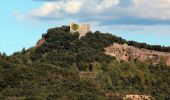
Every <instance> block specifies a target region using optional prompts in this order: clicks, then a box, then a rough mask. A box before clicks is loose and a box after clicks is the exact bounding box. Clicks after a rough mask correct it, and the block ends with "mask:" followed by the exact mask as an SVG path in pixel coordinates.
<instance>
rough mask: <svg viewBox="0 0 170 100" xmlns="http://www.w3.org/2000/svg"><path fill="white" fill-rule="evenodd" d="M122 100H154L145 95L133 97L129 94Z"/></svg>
mask: <svg viewBox="0 0 170 100" xmlns="http://www.w3.org/2000/svg"><path fill="white" fill-rule="evenodd" d="M123 100H154V98H153V97H151V96H147V95H133V94H129V95H126V96H125V97H123Z"/></svg>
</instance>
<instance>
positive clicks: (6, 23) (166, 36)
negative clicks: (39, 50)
mask: <svg viewBox="0 0 170 100" xmlns="http://www.w3.org/2000/svg"><path fill="white" fill-rule="evenodd" d="M0 7H1V12H0V15H1V17H0V22H1V23H0V35H1V37H0V38H1V39H0V51H1V52H6V53H7V54H12V53H13V52H16V51H20V50H22V48H23V47H25V48H30V47H32V46H34V45H35V44H36V42H37V41H38V39H40V38H41V34H43V33H45V32H46V31H47V29H49V28H53V27H57V26H61V25H68V24H69V23H71V22H78V23H90V24H91V27H92V31H96V30H99V31H101V32H109V33H112V34H115V35H117V36H121V37H123V38H125V39H127V40H135V41H138V42H146V43H148V44H159V45H165V46H170V0H91V1H89V0H17V2H16V1H14V0H2V1H1V3H0Z"/></svg>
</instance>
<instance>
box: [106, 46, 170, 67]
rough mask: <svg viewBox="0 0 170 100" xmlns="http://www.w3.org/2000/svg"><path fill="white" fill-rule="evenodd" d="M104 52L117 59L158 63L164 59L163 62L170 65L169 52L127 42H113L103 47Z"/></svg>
mask: <svg viewBox="0 0 170 100" xmlns="http://www.w3.org/2000/svg"><path fill="white" fill-rule="evenodd" d="M105 54H107V55H110V56H114V57H116V58H117V60H119V61H122V60H123V61H131V60H133V61H134V60H139V61H150V62H151V63H153V64H158V63H160V62H161V61H164V63H166V64H167V65H168V66H170V53H167V52H158V51H154V50H147V49H143V48H136V47H133V46H128V45H127V44H118V43H114V44H113V45H111V46H109V47H106V48H105Z"/></svg>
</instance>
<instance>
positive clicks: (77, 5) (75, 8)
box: [65, 0, 83, 14]
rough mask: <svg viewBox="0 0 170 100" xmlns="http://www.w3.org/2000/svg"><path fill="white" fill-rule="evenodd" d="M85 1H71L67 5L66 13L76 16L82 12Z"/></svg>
mask: <svg viewBox="0 0 170 100" xmlns="http://www.w3.org/2000/svg"><path fill="white" fill-rule="evenodd" d="M82 4H83V1H81V0H71V1H70V2H68V3H67V4H65V11H66V12H67V13H71V14H75V13H78V12H79V11H80V10H81V7H82Z"/></svg>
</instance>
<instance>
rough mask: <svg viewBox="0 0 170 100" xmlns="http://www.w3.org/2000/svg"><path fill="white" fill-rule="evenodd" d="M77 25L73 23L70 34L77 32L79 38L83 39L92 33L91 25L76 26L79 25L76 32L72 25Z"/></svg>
mask: <svg viewBox="0 0 170 100" xmlns="http://www.w3.org/2000/svg"><path fill="white" fill-rule="evenodd" d="M74 24H75V23H72V24H71V25H70V32H72V33H75V32H79V38H81V37H82V36H85V35H86V33H87V32H89V31H90V25H89V24H76V25H78V27H77V29H76V30H74V29H73V28H72V25H74Z"/></svg>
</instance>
